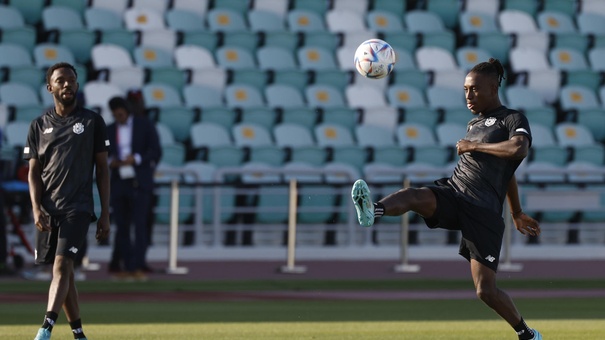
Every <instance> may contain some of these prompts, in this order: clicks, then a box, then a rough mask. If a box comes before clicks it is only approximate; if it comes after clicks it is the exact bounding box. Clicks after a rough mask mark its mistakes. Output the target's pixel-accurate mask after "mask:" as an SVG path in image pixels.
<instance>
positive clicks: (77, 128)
mask: <svg viewBox="0 0 605 340" xmlns="http://www.w3.org/2000/svg"><path fill="white" fill-rule="evenodd" d="M82 132H84V124H82V123H75V124H74V133H75V134H76V135H79V134H81V133H82Z"/></svg>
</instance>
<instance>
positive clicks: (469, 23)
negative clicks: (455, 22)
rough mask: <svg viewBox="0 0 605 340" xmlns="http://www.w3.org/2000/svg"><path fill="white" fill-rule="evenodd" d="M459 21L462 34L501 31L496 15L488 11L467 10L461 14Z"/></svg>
mask: <svg viewBox="0 0 605 340" xmlns="http://www.w3.org/2000/svg"><path fill="white" fill-rule="evenodd" d="M459 21H460V31H461V33H462V34H471V33H486V32H489V33H493V32H499V31H500V30H499V29H498V26H497V25H496V20H495V19H494V17H493V16H491V15H489V14H486V13H481V12H471V11H465V12H462V13H461V14H460V18H459Z"/></svg>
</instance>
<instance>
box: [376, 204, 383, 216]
mask: <svg viewBox="0 0 605 340" xmlns="http://www.w3.org/2000/svg"><path fill="white" fill-rule="evenodd" d="M382 215H384V204H382V203H380V202H376V203H374V218H377V217H381V216H382Z"/></svg>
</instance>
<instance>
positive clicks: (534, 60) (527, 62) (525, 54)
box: [510, 48, 550, 72]
mask: <svg viewBox="0 0 605 340" xmlns="http://www.w3.org/2000/svg"><path fill="white" fill-rule="evenodd" d="M510 65H511V68H512V70H513V72H523V71H545V70H549V69H550V66H549V64H548V60H547V58H546V54H545V53H544V52H542V51H540V50H538V49H534V48H513V49H512V50H511V51H510Z"/></svg>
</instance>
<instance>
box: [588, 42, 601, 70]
mask: <svg viewBox="0 0 605 340" xmlns="http://www.w3.org/2000/svg"><path fill="white" fill-rule="evenodd" d="M588 60H589V61H590V67H591V68H592V69H593V70H594V71H599V72H604V71H605V47H599V48H593V49H591V50H590V51H588Z"/></svg>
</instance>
